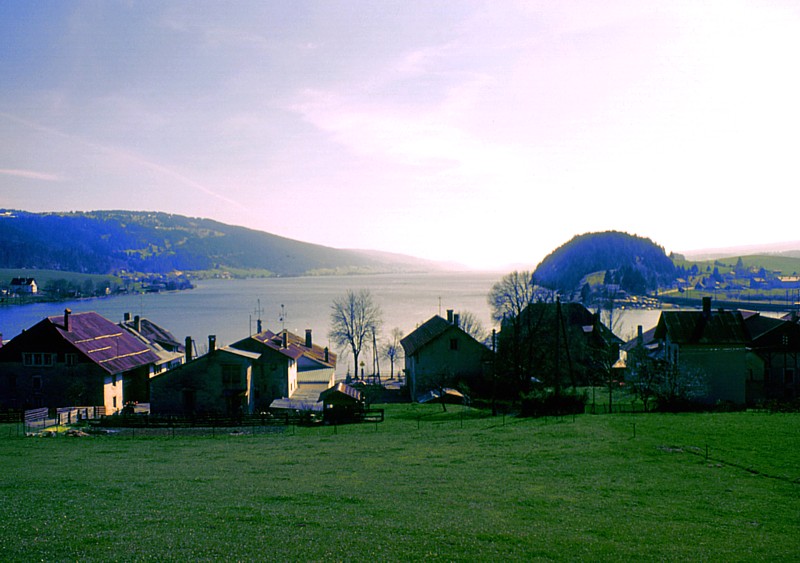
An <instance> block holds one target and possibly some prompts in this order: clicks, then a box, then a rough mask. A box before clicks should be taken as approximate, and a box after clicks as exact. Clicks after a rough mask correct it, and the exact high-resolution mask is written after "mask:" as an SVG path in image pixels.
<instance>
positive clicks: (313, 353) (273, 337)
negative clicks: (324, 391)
mask: <svg viewBox="0 0 800 563" xmlns="http://www.w3.org/2000/svg"><path fill="white" fill-rule="evenodd" d="M285 333H286V348H284V347H283V334H284V333H283V332H281V333H279V334H275V333H274V332H272V331H270V330H265V331H263V332H260V333H258V334H254V335H253V336H252V337H251V338H253V340H257V341H258V342H261V343H262V344H266V345H267V346H269V347H270V348H272V349H274V350H277V351H279V352H280V353H281V354H284V355H286V356H289V357H290V358H292V359H294V360H296V359H298V358H299V357H300V356H306V357H307V358H311V359H312V360H314V361H315V362H317V363H320V364H323V365H327V366H329V367H334V366H336V354H334V353H333V352H331V351H330V350H329V351H328V361H327V362H326V361H325V348H323V347H322V346H318V345H316V344H313V343H312V345H311V347H310V348H308V347H306V341H305V339H304V338H302V337H300V336H297V335H296V334H293V333H291V332H289V331H288V330H287V331H285Z"/></svg>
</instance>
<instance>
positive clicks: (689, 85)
mask: <svg viewBox="0 0 800 563" xmlns="http://www.w3.org/2000/svg"><path fill="white" fill-rule="evenodd" d="M798 53H800V4H798V3H797V2H796V1H795V0H787V1H784V2H781V1H773V2H770V1H768V0H762V1H752V2H750V1H739V0H724V1H719V2H717V1H698V0H692V1H681V0H668V1H663V2H661V1H658V0H655V1H647V2H641V1H639V0H634V1H630V2H628V1H618V0H609V1H603V2H597V1H594V0H589V1H574V2H567V1H556V0H551V1H546V2H537V1H533V0H532V1H524V2H514V1H497V0H492V1H487V2H471V1H467V0H449V1H435V0H433V1H431V0H425V1H413V0H403V1H398V2H394V1H389V0H378V1H375V0H369V1H363V2H361V1H349V0H343V1H340V2H329V1H319V2H316V1H270V2H263V1H254V2H247V1H240V2H201V1H190V2H178V1H165V2H151V1H145V2H137V1H128V2H114V1H111V0H109V1H103V2H98V1H92V2H83V1H79V0H76V1H71V2H45V1H43V2H28V1H25V0H6V1H4V2H2V3H0V140H1V142H0V208H7V209H21V210H27V211H88V210H99V209H128V210H143V211H163V212H168V213H175V214H181V215H188V216H193V217H206V218H211V219H215V220H218V221H221V222H224V223H229V224H233V225H241V226H245V227H249V228H253V229H258V230H262V231H267V232H270V233H274V234H278V235H281V236H285V237H289V238H293V239H297V240H302V241H307V242H312V243H316V244H323V245H327V246H332V247H336V248H362V249H375V250H383V251H389V252H398V253H404V254H409V255H413V256H418V257H421V258H427V259H432V260H441V261H454V262H460V263H462V264H466V265H468V266H472V267H476V268H493V269H494V268H496V269H503V268H509V267H512V266H514V267H516V266H519V265H531V266H535V265H536V264H537V263H538V262H539V261H541V260H542V258H544V256H545V255H547V254H548V253H549V252H551V251H552V250H553V249H555V248H556V247H558V246H560V245H562V244H564V243H565V242H567V241H568V240H569V239H571V238H572V237H573V236H575V235H578V234H582V233H586V232H593V231H604V230H611V229H613V230H619V231H625V232H628V233H630V234H636V235H639V236H644V237H648V238H650V239H652V240H653V241H654V242H656V243H657V244H659V245H661V246H663V247H664V248H665V250H666V251H667V252H671V251H675V252H682V251H689V250H696V249H705V248H722V247H731V246H741V245H756V244H768V243H777V242H785V241H798V240H800V235H799V234H798V232H797V230H798V229H797V226H796V220H795V216H796V213H794V211H795V206H796V204H797V203H798V200H800V195H798V194H799V193H800V192H798V187H800V185H799V184H800V182H799V181H798V180H799V179H800V156H798V148H800V72H798V64H797V56H798ZM798 246H799V247H800V244H798Z"/></svg>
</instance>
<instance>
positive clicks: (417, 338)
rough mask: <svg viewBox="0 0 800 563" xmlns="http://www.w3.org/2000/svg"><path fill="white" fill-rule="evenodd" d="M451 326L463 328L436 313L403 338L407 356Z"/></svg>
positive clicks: (402, 342) (401, 342)
mask: <svg viewBox="0 0 800 563" xmlns="http://www.w3.org/2000/svg"><path fill="white" fill-rule="evenodd" d="M451 328H455V329H456V330H461V329H459V328H458V327H456V326H455V325H453V324H450V323H448V322H447V321H446V320H444V319H443V318H442V317H440V316H439V315H435V316H433V317H431V318H430V319H428V320H427V321H425V322H424V323H422V324H421V325H419V326H418V327H417V328H416V330H414V331H413V332H412V333H411V334H409V335H408V336H406V337H405V338H403V339H402V340H401V341H400V345H401V346H402V347H403V351H404V352H405V353H406V356H413V355H414V354H415V353H416V352H417V350H419V349H420V348H422V347H423V346H425V345H426V344H428V343H429V342H431V341H432V340H435V339H436V338H438V337H439V336H441V335H442V334H444V333H445V332H447V331H448V330H450V329H451ZM462 332H463V331H462ZM465 334H466V333H465Z"/></svg>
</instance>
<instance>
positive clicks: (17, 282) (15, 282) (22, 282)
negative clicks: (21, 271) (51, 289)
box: [10, 278, 36, 285]
mask: <svg viewBox="0 0 800 563" xmlns="http://www.w3.org/2000/svg"><path fill="white" fill-rule="evenodd" d="M34 283H36V278H14V279H12V280H11V284H10V285H33V284H34Z"/></svg>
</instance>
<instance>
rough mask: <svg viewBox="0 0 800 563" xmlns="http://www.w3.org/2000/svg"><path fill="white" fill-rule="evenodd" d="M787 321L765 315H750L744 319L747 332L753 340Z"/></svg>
mask: <svg viewBox="0 0 800 563" xmlns="http://www.w3.org/2000/svg"><path fill="white" fill-rule="evenodd" d="M786 322H787V321H783V320H781V319H776V318H774V317H764V316H762V315H757V314H756V315H750V316H748V317H747V318H746V319H745V320H744V324H745V326H746V327H747V332H748V334H749V335H750V338H751V339H752V340H756V339H758V338H760V337H762V336H764V335H765V334H767V333H768V332H771V331H773V330H775V329H776V328H780V327H782V326H784V325H785V324H786Z"/></svg>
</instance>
